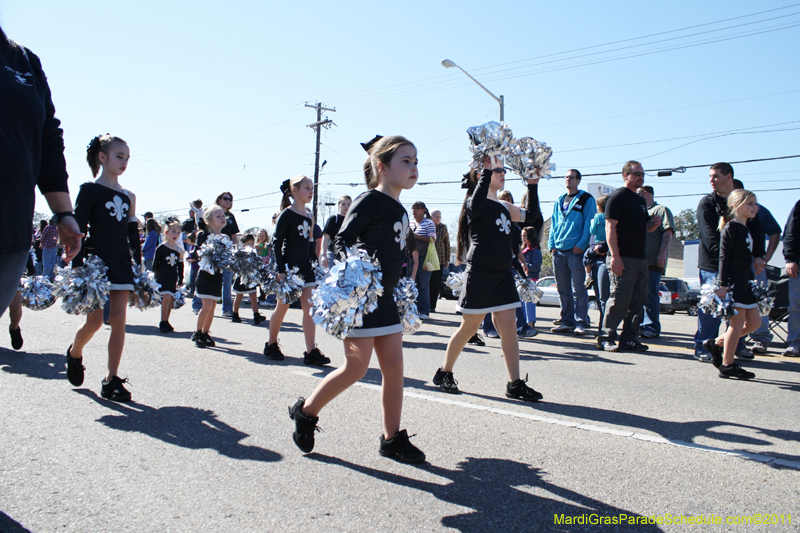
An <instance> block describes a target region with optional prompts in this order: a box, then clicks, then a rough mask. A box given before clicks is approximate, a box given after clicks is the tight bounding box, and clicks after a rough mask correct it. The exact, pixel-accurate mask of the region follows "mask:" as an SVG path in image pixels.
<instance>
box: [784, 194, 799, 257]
mask: <svg viewBox="0 0 800 533" xmlns="http://www.w3.org/2000/svg"><path fill="white" fill-rule="evenodd" d="M783 258H784V259H785V260H786V262H787V263H800V201H799V202H797V203H796V204H794V207H793V208H792V210H791V212H790V213H789V218H788V219H787V220H786V226H785V227H784V229H783Z"/></svg>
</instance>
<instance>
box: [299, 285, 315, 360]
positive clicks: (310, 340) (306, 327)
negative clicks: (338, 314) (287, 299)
mask: <svg viewBox="0 0 800 533" xmlns="http://www.w3.org/2000/svg"><path fill="white" fill-rule="evenodd" d="M312 290H313V288H312V287H306V288H305V289H303V295H302V296H301V297H300V307H302V308H303V336H304V337H305V340H306V352H310V351H311V350H313V349H314V343H315V342H316V340H317V325H316V324H315V323H314V318H313V317H312V316H311V302H310V299H311V291H312Z"/></svg>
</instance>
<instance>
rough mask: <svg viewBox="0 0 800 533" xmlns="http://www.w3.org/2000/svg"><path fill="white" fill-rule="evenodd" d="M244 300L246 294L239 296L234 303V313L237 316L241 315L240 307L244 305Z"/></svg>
mask: <svg viewBox="0 0 800 533" xmlns="http://www.w3.org/2000/svg"><path fill="white" fill-rule="evenodd" d="M242 298H244V294H237V295H236V299H235V300H234V301H233V312H234V313H236V314H237V315H238V314H239V306H240V305H241V304H242Z"/></svg>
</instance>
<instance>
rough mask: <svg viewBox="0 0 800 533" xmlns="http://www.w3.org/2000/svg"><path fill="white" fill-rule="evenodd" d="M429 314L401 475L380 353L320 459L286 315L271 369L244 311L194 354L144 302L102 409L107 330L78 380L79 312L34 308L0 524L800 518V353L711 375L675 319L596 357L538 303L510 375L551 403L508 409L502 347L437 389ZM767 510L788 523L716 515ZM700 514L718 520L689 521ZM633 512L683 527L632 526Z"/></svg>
mask: <svg viewBox="0 0 800 533" xmlns="http://www.w3.org/2000/svg"><path fill="white" fill-rule="evenodd" d="M243 307H244V306H243ZM439 311H440V312H439V313H435V314H433V315H432V320H430V321H428V322H426V324H425V325H424V326H423V328H422V330H421V331H420V332H418V333H417V334H415V335H413V336H410V337H407V338H406V342H405V352H404V353H405V361H406V371H405V374H406V397H405V400H404V410H403V427H405V428H407V429H408V430H409V433H410V434H416V436H415V437H413V440H412V442H414V443H415V444H416V445H417V446H419V447H420V448H421V449H422V450H424V451H425V453H426V454H427V457H428V464H426V465H423V466H409V465H403V464H398V463H396V462H394V461H392V460H389V459H385V458H382V457H381V456H379V455H378V443H379V436H380V431H381V423H380V416H381V409H380V401H379V398H380V392H379V384H380V380H381V376H380V372H379V370H378V367H377V361H376V360H375V359H374V358H373V362H372V365H371V368H370V370H369V372H368V374H367V376H366V377H365V378H364V380H362V381H361V382H359V383H358V384H357V385H356V386H354V387H352V388H350V389H349V390H348V391H346V392H345V393H344V394H342V395H341V396H340V397H339V398H337V399H336V400H335V401H333V402H332V403H331V404H330V405H328V406H327V408H326V409H325V410H324V411H323V412H322V413H321V416H320V426H321V427H322V428H323V430H324V431H323V432H322V433H319V434H317V445H316V448H315V450H314V453H312V454H309V455H303V454H302V453H301V452H300V451H299V450H298V449H297V448H296V447H295V445H294V443H293V442H292V439H291V432H292V428H293V423H292V422H291V421H290V420H289V418H288V416H287V407H288V406H289V405H290V404H291V403H293V402H294V401H295V400H296V399H297V397H298V396H308V395H309V394H310V393H311V391H312V390H313V389H314V387H315V386H316V384H317V383H318V382H319V379H320V378H321V377H322V376H323V375H324V374H325V372H328V371H329V369H322V370H320V369H315V368H310V367H307V366H305V365H303V362H302V351H303V346H302V332H301V330H300V328H299V322H300V311H295V310H292V311H290V312H289V314H288V315H287V321H286V323H285V327H284V331H283V332H282V334H281V344H282V346H283V350H284V353H286V354H287V359H286V360H285V361H283V362H279V363H276V362H272V361H268V360H267V359H266V358H265V357H264V356H263V355H262V350H263V346H264V342H265V341H266V335H267V324H268V323H266V322H265V323H262V324H260V325H259V326H254V325H253V324H252V321H251V320H250V319H249V318H248V317H250V316H251V315H250V312H249V311H243V312H242V313H241V315H242V317H243V318H244V323H242V324H233V323H231V322H230V321H228V320H226V319H222V318H220V317H217V318H216V319H215V322H214V325H213V327H212V336H213V337H214V338H215V339H216V340H217V347H216V348H214V349H206V350H201V349H197V348H195V347H194V345H193V343H191V342H190V341H189V335H190V334H191V331H192V329H193V326H194V321H195V316H194V315H193V314H192V313H191V311H190V310H189V308H188V306H187V307H184V308H183V309H181V310H179V311H176V312H175V313H174V314H173V318H172V324H173V325H174V326H175V328H176V330H177V331H176V332H175V333H172V334H167V335H164V334H160V333H158V330H157V325H158V321H159V314H158V311H157V310H151V311H147V312H144V313H143V312H140V311H135V310H129V319H128V326H127V332H128V336H127V342H126V349H125V354H124V356H123V361H122V368H121V375H122V376H127V377H129V378H130V386H129V389H130V390H131V392H132V394H133V400H134V401H133V402H131V403H129V404H116V403H112V402H108V401H105V400H103V399H101V398H100V397H99V391H100V381H101V379H102V378H103V374H104V369H105V360H106V347H105V345H106V342H107V339H108V333H109V331H110V330H109V329H108V328H107V327H104V328H103V329H102V330H101V331H100V332H99V333H98V334H97V336H96V337H95V339H93V341H92V342H91V343H90V344H89V346H88V347H87V348H86V350H85V353H84V364H85V365H86V367H87V370H86V382H85V384H84V386H83V387H80V388H73V387H71V386H70V384H69V382H68V381H67V379H66V375H65V358H64V353H65V350H66V347H67V346H68V345H69V343H70V342H71V339H72V336H73V334H74V331H75V329H76V328H77V326H78V324H79V323H80V322H81V319H80V318H79V317H72V316H68V315H66V314H65V313H64V312H63V311H61V310H60V309H59V308H58V307H54V308H51V309H49V310H46V311H41V312H30V311H27V310H26V311H25V314H24V316H23V320H22V331H23V335H24V338H25V346H24V347H23V350H22V351H20V352H14V351H13V350H11V349H10V340H9V339H8V337H7V335H5V334H3V335H2V337H0V370H1V371H0V404H2V431H1V432H0V449H1V450H2V452H0V453H1V454H2V461H1V462H0V531H3V532H5V531H14V532H16V531H31V532H37V533H38V532H51V531H52V532H55V531H59V532H127V531H136V532H156V531H158V532H160V531H169V532H195V531H203V532H217V531H218V532H245V531H248V532H249V531H304V532H305V531H311V532H313V531H321V532H328V531H389V530H398V531H492V532H494V531H551V530H553V531H656V530H663V531H673V530H678V531H680V530H688V531H720V530H725V531H727V530H730V531H776V530H777V531H787V530H795V529H798V528H799V527H798V524H800V509H798V501H800V401H799V400H798V398H799V394H800V383H799V382H800V379H799V378H800V361H796V360H791V359H786V358H782V357H780V355H779V353H780V352H779V349H775V350H774V353H772V354H769V355H768V356H764V357H757V358H756V359H755V360H754V361H752V362H747V363H745V366H746V367H747V368H749V369H751V370H753V371H754V372H755V373H756V375H757V378H756V380H754V381H751V382H738V381H734V380H723V379H719V378H718V377H717V375H716V371H715V370H714V369H713V368H712V367H711V366H710V365H708V364H702V363H699V362H696V361H695V360H694V359H692V358H691V350H690V339H691V336H692V334H693V333H694V329H695V322H694V320H693V319H692V318H690V317H688V316H686V315H680V314H679V315H676V316H663V317H662V318H663V322H662V323H663V327H664V330H665V331H666V334H665V335H664V336H662V338H660V339H657V340H656V341H654V342H651V343H650V345H651V350H650V352H648V353H646V354H633V353H624V352H622V353H617V354H606V353H604V352H600V351H598V350H596V349H595V348H594V343H593V339H590V338H576V337H574V336H565V335H556V334H550V333H548V330H549V326H550V321H551V320H552V319H553V318H555V317H556V316H557V313H558V310H557V309H555V308H540V309H539V314H540V321H539V323H538V326H539V327H540V330H541V331H542V333H541V334H540V335H539V336H538V337H536V338H533V339H529V340H524V341H522V342H521V347H522V352H523V353H522V363H521V365H522V373H523V375H524V374H529V376H530V383H529V384H530V385H532V386H533V387H534V388H536V389H537V390H539V391H540V392H542V393H543V394H544V401H542V402H539V403H535V404H524V403H520V402H518V401H512V400H508V399H506V398H505V396H504V395H503V393H504V387H505V383H506V376H505V370H504V365H503V361H502V358H501V352H500V347H499V346H500V342H499V339H487V346H486V347H483V348H478V347H472V346H468V347H467V349H466V350H465V352H464V353H463V354H462V356H461V358H460V359H459V361H458V364H457V365H456V368H455V377H456V379H457V380H458V382H459V387H460V388H461V389H462V391H463V393H462V394H460V395H457V396H452V395H446V394H444V393H442V392H440V391H439V390H438V389H437V388H435V387H433V386H432V385H431V382H430V380H431V378H432V377H433V374H434V372H435V370H436V368H437V367H438V366H439V365H440V364H441V360H442V357H443V353H444V348H445V346H446V343H447V340H448V338H449V336H450V333H451V332H452V329H453V328H454V327H455V325H456V324H457V323H458V316H457V315H455V314H454V313H453V303H452V302H446V301H442V303H441V304H440V307H439ZM218 312H219V307H218ZM262 313H263V314H266V315H267V316H269V314H270V313H269V311H262ZM593 319H594V320H596V319H597V314H596V313H595V314H594V315H593ZM1 323H2V324H3V327H5V324H7V318H5V317H4V318H3V319H2V321H1ZM318 343H319V345H320V347H321V349H322V351H323V352H324V353H325V354H327V355H328V356H330V357H331V358H332V359H333V364H334V365H338V364H340V363H341V362H342V358H343V350H342V345H341V342H340V341H338V340H336V339H335V338H333V337H330V336H328V335H327V334H325V333H324V332H321V331H320V332H319V334H318ZM762 514H763V515H769V519H770V520H773V519H776V518H777V520H778V521H779V522H780V521H783V524H782V525H781V524H778V525H769V526H766V525H737V524H735V523H734V524H730V525H729V524H726V523H725V522H726V521H727V520H728V517H730V520H731V521H732V522H736V521H739V522H741V520H742V519H741V517H749V518H748V519H749V520H751V521H754V522H758V521H761V520H763V518H758V516H755V515H762ZM701 515H702V517H703V518H704V519H705V520H709V517H710V518H711V520H714V519H719V520H721V521H722V523H721V524H719V525H702V526H698V525H694V524H692V525H690V524H689V523H688V521H689V519H690V518H691V519H692V520H694V517H700V516H701ZM772 515H775V517H773V516H772ZM570 517H573V521H574V522H577V523H570ZM581 517H582V518H581ZM631 517H633V518H631ZM637 517H638V518H637ZM642 517H661V518H662V520H673V521H680V520H683V521H684V522H683V523H684V525H679V526H675V525H668V524H639V525H635V526H634V525H630V520H637V519H638V520H641V519H642ZM670 517H672V518H670ZM621 518H622V522H623V524H621V525H619V524H618V525H614V524H602V523H601V524H592V523H588V524H587V523H580V522H581V520H583V521H584V522H586V521H589V522H592V521H597V520H600V521H601V522H602V521H603V520H614V519H616V520H617V521H620V519H621ZM787 519H788V520H790V521H791V522H790V523H788V524H787V523H786V521H787Z"/></svg>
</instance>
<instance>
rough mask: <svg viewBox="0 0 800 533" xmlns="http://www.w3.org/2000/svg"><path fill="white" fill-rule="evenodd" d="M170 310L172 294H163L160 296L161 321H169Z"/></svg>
mask: <svg viewBox="0 0 800 533" xmlns="http://www.w3.org/2000/svg"><path fill="white" fill-rule="evenodd" d="M170 311H172V296H170V295H169V294H164V295H162V296H161V321H162V322H169V314H170Z"/></svg>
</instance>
